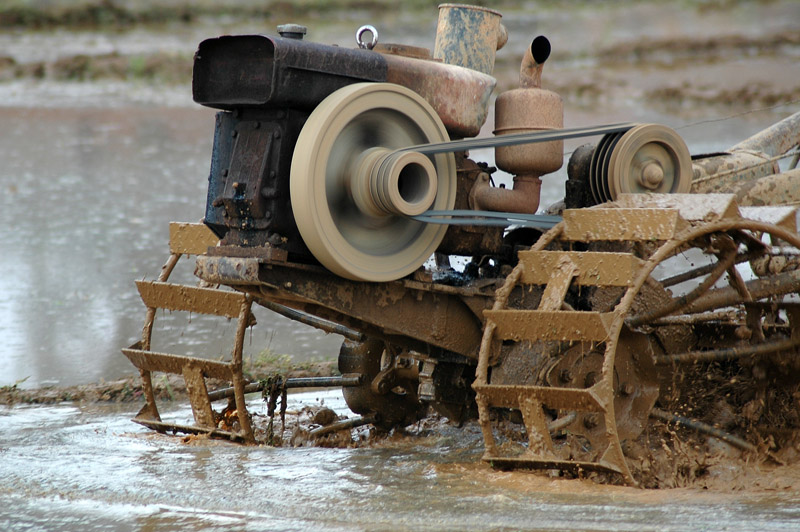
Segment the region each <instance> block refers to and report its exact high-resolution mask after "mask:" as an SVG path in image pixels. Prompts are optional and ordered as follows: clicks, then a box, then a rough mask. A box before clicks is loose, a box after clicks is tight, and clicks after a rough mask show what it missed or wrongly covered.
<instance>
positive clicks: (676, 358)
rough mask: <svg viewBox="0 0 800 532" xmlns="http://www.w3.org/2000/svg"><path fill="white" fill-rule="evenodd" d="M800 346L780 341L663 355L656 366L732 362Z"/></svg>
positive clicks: (794, 342)
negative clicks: (736, 359)
mask: <svg viewBox="0 0 800 532" xmlns="http://www.w3.org/2000/svg"><path fill="white" fill-rule="evenodd" d="M798 346H800V341H798V340H792V339H787V340H778V341H775V342H767V343H763V344H756V345H743V346H738V347H728V348H722V349H713V350H710V351H692V352H689V353H680V354H677V355H661V356H658V357H656V364H659V365H664V364H696V363H699V362H718V361H721V360H732V359H735V358H741V357H746V356H754V355H755V356H758V355H769V354H772V353H779V352H781V351H790V350H794V349H796V348H797V347H798Z"/></svg>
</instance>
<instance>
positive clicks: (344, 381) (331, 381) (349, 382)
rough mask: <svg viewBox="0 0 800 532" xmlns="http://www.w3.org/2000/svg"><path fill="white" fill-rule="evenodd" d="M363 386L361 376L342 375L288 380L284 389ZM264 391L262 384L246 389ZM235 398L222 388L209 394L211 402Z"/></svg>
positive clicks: (230, 391)
mask: <svg viewBox="0 0 800 532" xmlns="http://www.w3.org/2000/svg"><path fill="white" fill-rule="evenodd" d="M359 384H361V375H355V376H354V375H342V376H340V377H294V378H289V379H286V380H285V381H284V383H283V387H284V388H330V387H334V386H342V387H347V386H358V385H359ZM263 389H264V384H263V383H262V382H251V383H250V384H247V385H246V386H245V387H244V393H254V392H260V391H261V390H263ZM232 396H233V388H222V389H221V390H216V391H213V392H209V394H208V400H209V401H219V400H220V399H225V398H227V397H232Z"/></svg>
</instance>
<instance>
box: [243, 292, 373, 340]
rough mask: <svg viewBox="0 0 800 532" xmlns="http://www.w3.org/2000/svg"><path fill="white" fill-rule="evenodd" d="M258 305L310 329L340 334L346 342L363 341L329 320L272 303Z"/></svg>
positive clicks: (352, 331)
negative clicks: (303, 324)
mask: <svg viewBox="0 0 800 532" xmlns="http://www.w3.org/2000/svg"><path fill="white" fill-rule="evenodd" d="M258 303H259V305H261V306H263V307H264V308H268V309H269V310H271V311H273V312H276V313H278V314H280V315H281V316H284V317H287V318H289V319H290V320H294V321H299V322H300V323H305V324H306V325H310V326H311V327H315V328H317V329H319V330H321V331H325V332H327V333H333V334H340V335H342V336H344V337H345V338H347V339H348V340H353V341H355V342H361V341H363V340H364V335H363V334H361V333H360V332H358V331H354V330H353V329H350V328H348V327H345V326H344V325H339V324H338V323H334V322H332V321H329V320H323V319H321V318H318V317H316V316H312V315H311V314H308V313H306V312H300V311H298V310H295V309H293V308H289V307H287V306H285V305H279V304H277V303H273V302H272V301H263V300H262V301H259V302H258Z"/></svg>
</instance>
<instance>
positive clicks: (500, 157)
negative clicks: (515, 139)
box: [494, 89, 564, 175]
mask: <svg viewBox="0 0 800 532" xmlns="http://www.w3.org/2000/svg"><path fill="white" fill-rule="evenodd" d="M563 127H564V103H563V100H562V99H561V96H559V95H558V94H556V93H555V92H552V91H548V90H544V89H514V90H510V91H506V92H504V93H502V94H500V95H499V96H498V97H497V100H496V101H495V130H494V134H495V135H498V136H504V135H514V134H520V133H529V132H535V131H548V130H553V129H561V128H563ZM495 158H496V162H497V167H498V168H500V169H501V170H504V171H506V172H509V173H511V174H514V175H519V174H523V175H528V174H535V175H543V174H549V173H551V172H555V171H556V170H558V169H559V168H561V165H562V164H563V163H564V142H563V141H561V140H558V141H552V142H542V143H537V144H531V145H521V146H506V147H499V148H495Z"/></svg>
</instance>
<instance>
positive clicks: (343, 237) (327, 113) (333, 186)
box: [290, 83, 456, 282]
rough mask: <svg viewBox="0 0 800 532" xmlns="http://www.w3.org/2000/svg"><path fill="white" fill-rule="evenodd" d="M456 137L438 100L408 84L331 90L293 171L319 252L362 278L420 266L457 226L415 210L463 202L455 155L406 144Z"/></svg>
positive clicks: (300, 217)
mask: <svg viewBox="0 0 800 532" xmlns="http://www.w3.org/2000/svg"><path fill="white" fill-rule="evenodd" d="M448 140H449V137H448V135H447V131H446V130H445V128H444V125H443V124H442V122H441V120H440V119H439V117H438V115H437V114H436V112H435V111H434V110H433V108H431V106H430V105H429V104H428V103H427V102H426V101H425V100H423V99H422V98H421V97H420V96H419V95H417V94H416V93H414V92H413V91H411V90H408V89H406V88H404V87H400V86H398V85H393V84H388V83H358V84H354V85H349V86H347V87H344V88H342V89H339V90H338V91H336V92H334V93H333V94H331V95H330V96H328V97H327V98H326V99H325V100H324V101H323V102H322V103H321V104H320V105H319V106H318V107H317V108H316V109H315V110H314V112H313V113H311V116H309V118H308V121H307V122H306V124H305V126H303V130H302V131H301V133H300V136H299V138H298V141H297V145H296V147H295V151H294V155H293V157H292V168H291V178H290V189H291V199H292V209H293V211H294V217H295V220H296V222H297V227H298V229H299V230H300V234H301V235H302V237H303V241H304V242H305V243H306V245H307V246H308V248H309V250H310V251H311V252H312V253H313V254H314V256H315V257H316V258H317V260H319V261H320V262H321V263H322V264H323V265H324V266H325V267H327V268H328V269H329V270H331V271H332V272H334V273H336V274H337V275H340V276H342V277H346V278H349V279H355V280H361V281H377V282H381V281H391V280H394V279H399V278H400V277H403V276H405V275H408V274H409V273H411V272H413V271H414V270H416V269H417V268H419V267H420V266H421V265H422V264H423V263H424V262H425V261H426V260H427V259H428V258H429V257H430V256H431V255H432V254H433V252H434V251H435V250H436V248H437V247H438V245H439V243H440V242H441V240H442V238H443V237H444V233H445V232H446V230H447V226H444V225H433V224H425V223H422V222H418V221H415V220H413V219H412V218H410V216H413V215H415V214H420V213H422V212H424V211H426V210H428V209H435V210H447V209H452V208H453V205H454V203H455V194H456V169H455V159H454V157H453V155H452V154H450V153H448V154H438V155H433V156H425V155H422V154H420V153H417V152H413V151H402V152H399V151H397V150H398V149H400V148H407V147H409V146H414V145H418V144H426V143H432V142H444V141H448Z"/></svg>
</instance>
